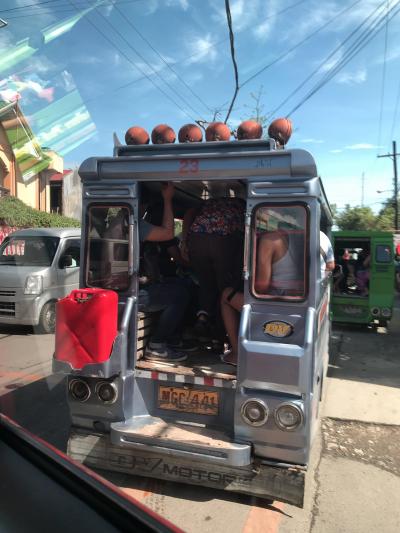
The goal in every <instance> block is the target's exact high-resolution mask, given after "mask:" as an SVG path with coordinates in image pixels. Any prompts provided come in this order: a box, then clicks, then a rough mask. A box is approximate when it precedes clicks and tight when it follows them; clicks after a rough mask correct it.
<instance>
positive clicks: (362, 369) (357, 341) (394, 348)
mask: <svg viewBox="0 0 400 533" xmlns="http://www.w3.org/2000/svg"><path fill="white" fill-rule="evenodd" d="M398 302H399V297H397V306H396V307H395V309H394V315H393V318H392V320H391V322H390V323H389V326H388V328H387V329H386V328H372V327H366V326H357V325H351V326H350V325H343V324H340V325H338V324H334V327H333V332H332V339H331V341H332V343H331V350H330V355H331V357H330V362H329V369H328V376H329V377H331V378H338V379H343V380H353V381H360V382H366V383H372V384H375V385H385V386H387V387H396V388H400V348H399V347H400V307H399V305H398Z"/></svg>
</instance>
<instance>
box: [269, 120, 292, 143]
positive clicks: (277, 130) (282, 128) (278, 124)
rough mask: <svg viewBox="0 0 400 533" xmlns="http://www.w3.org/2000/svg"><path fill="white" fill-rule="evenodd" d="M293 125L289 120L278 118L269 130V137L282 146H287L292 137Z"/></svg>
mask: <svg viewBox="0 0 400 533" xmlns="http://www.w3.org/2000/svg"><path fill="white" fill-rule="evenodd" d="M292 131H293V125H292V121H291V120H290V119H288V118H276V119H275V120H273V121H272V122H271V124H270V125H269V128H268V136H269V137H271V138H272V139H275V141H278V142H279V143H280V144H282V145H285V144H287V142H288V141H289V139H290V136H291V135H292Z"/></svg>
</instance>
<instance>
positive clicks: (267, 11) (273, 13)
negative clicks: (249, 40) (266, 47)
mask: <svg viewBox="0 0 400 533" xmlns="http://www.w3.org/2000/svg"><path fill="white" fill-rule="evenodd" d="M279 5H282V4H279V3H278V2H277V1H276V0H271V1H270V2H268V3H267V4H266V5H265V7H264V10H263V11H264V14H263V15H262V16H261V18H263V17H264V20H263V22H261V24H258V25H256V26H255V28H254V29H253V35H254V37H256V38H257V39H258V40H260V41H265V40H266V39H268V37H269V36H270V34H271V32H272V30H273V29H274V27H275V23H276V17H277V8H278V6H279ZM259 18H260V16H258V19H259Z"/></svg>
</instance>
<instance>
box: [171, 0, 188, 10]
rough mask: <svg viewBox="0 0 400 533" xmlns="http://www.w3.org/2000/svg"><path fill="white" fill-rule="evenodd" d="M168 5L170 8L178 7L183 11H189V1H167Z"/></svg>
mask: <svg viewBox="0 0 400 533" xmlns="http://www.w3.org/2000/svg"><path fill="white" fill-rule="evenodd" d="M166 5H167V6H168V7H175V6H178V7H180V8H181V9H183V11H187V10H188V9H189V0H167V2H166Z"/></svg>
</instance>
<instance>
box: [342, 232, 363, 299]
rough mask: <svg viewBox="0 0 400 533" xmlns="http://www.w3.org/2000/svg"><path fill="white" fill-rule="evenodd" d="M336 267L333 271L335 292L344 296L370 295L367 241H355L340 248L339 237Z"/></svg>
mask: <svg viewBox="0 0 400 533" xmlns="http://www.w3.org/2000/svg"><path fill="white" fill-rule="evenodd" d="M336 244H337V246H338V247H337V248H336V250H337V251H336V267H335V271H334V273H333V292H334V294H341V295H343V296H347V295H349V296H362V297H366V296H368V287H369V277H370V261H371V257H370V248H369V243H368V242H365V241H358V242H354V243H353V245H352V246H348V241H347V242H343V244H345V245H347V246H348V247H347V248H345V247H342V248H339V246H340V244H342V243H341V242H340V240H338V239H337V242H336Z"/></svg>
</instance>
